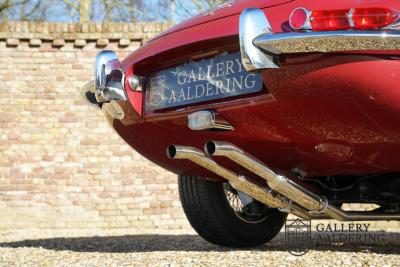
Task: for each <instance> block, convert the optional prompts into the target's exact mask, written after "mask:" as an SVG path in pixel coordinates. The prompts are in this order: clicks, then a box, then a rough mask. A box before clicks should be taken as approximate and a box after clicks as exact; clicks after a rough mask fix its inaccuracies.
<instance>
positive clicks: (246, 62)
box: [239, 8, 279, 71]
mask: <svg viewBox="0 0 400 267" xmlns="http://www.w3.org/2000/svg"><path fill="white" fill-rule="evenodd" d="M261 34H265V35H268V34H272V29H271V25H270V24H269V22H268V19H267V17H266V16H265V15H264V12H263V11H262V10H261V9H259V8H247V9H245V10H244V11H243V12H242V13H241V14H240V19H239V42H240V51H241V57H242V62H243V66H244V68H245V69H246V70H247V71H253V70H258V69H271V68H279V65H278V64H276V63H275V61H274V58H273V57H272V56H269V55H266V54H265V53H263V52H262V51H260V50H259V49H258V48H257V47H255V46H254V45H253V39H254V38H256V37H257V36H259V35H261Z"/></svg>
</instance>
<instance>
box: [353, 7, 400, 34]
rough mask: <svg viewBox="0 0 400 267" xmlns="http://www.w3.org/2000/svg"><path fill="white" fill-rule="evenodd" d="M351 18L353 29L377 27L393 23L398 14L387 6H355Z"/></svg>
mask: <svg viewBox="0 0 400 267" xmlns="http://www.w3.org/2000/svg"><path fill="white" fill-rule="evenodd" d="M351 19H352V20H353V24H354V28H355V29H360V30H364V29H379V28H382V27H385V26H388V25H390V24H393V23H395V22H396V21H397V20H398V19H399V14H398V13H397V12H396V11H394V10H392V9H389V8H355V9H354V11H353V15H352V16H351Z"/></svg>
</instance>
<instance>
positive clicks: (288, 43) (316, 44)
mask: <svg viewBox="0 0 400 267" xmlns="http://www.w3.org/2000/svg"><path fill="white" fill-rule="evenodd" d="M253 43H254V45H255V46H256V47H258V48H260V49H262V50H263V51H264V52H266V53H268V54H275V55H280V54H292V53H312V52H340V51H360V50H374V51H376V50H399V49H400V31H398V30H385V31H325V32H301V33H300V32H290V33H276V34H261V35H259V36H258V37H256V38H255V39H254V40H253Z"/></svg>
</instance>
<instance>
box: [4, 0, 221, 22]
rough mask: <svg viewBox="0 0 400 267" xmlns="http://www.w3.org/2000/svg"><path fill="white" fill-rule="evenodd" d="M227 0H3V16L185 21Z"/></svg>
mask: <svg viewBox="0 0 400 267" xmlns="http://www.w3.org/2000/svg"><path fill="white" fill-rule="evenodd" d="M222 2H224V1H223V0H0V19H3V20H5V19H7V20H44V21H61V22H78V21H80V22H88V21H94V22H103V21H116V22H134V21H174V22H177V21H181V20H183V19H185V18H187V17H190V16H193V15H194V14H196V13H199V12H201V11H204V10H207V9H210V8H212V7H214V6H215V5H218V4H220V3H222Z"/></svg>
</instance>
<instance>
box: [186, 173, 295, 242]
mask: <svg viewBox="0 0 400 267" xmlns="http://www.w3.org/2000/svg"><path fill="white" fill-rule="evenodd" d="M178 181H179V195H180V199H181V202H182V206H183V209H184V211H185V214H186V217H187V218H188V220H189V222H190V224H191V225H192V227H193V228H194V229H195V230H196V232H197V233H198V234H199V235H200V236H201V237H203V238H204V239H205V240H207V241H209V242H211V243H214V244H217V245H221V246H229V247H249V246H257V245H261V244H264V243H266V242H268V241H270V240H271V239H272V238H273V237H275V236H276V235H277V234H278V233H279V231H280V229H281V228H282V226H283V224H284V223H285V220H286V217H287V214H286V213H282V212H280V211H279V210H277V209H272V208H269V207H268V206H266V205H264V204H262V203H260V202H258V201H255V200H253V199H251V198H249V197H248V196H246V195H244V194H243V193H241V192H238V191H236V190H235V189H233V188H232V187H231V186H230V185H229V184H228V183H218V182H212V181H207V180H204V179H201V178H198V177H196V176H190V175H182V176H179V178H178Z"/></svg>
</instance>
